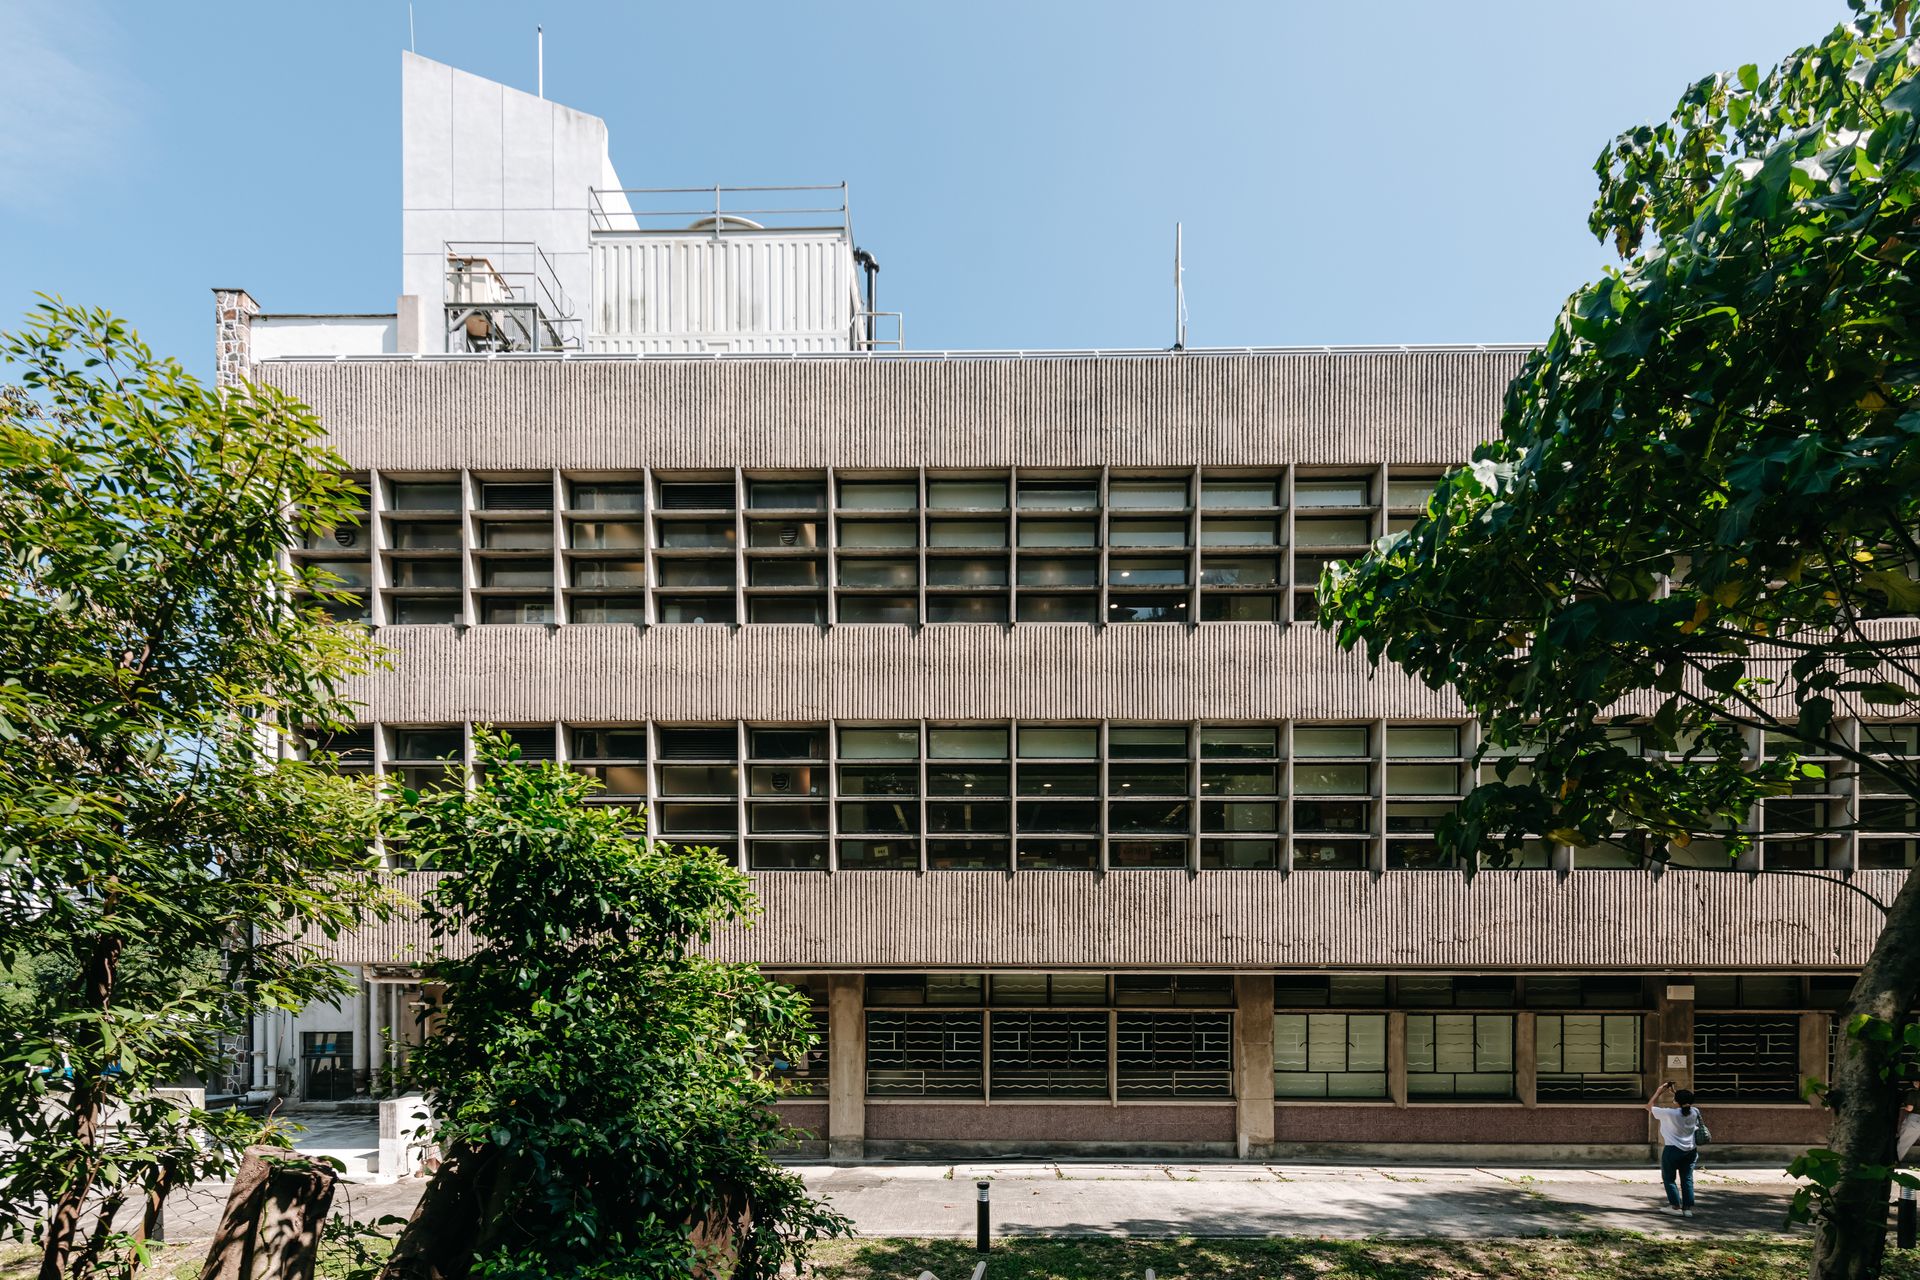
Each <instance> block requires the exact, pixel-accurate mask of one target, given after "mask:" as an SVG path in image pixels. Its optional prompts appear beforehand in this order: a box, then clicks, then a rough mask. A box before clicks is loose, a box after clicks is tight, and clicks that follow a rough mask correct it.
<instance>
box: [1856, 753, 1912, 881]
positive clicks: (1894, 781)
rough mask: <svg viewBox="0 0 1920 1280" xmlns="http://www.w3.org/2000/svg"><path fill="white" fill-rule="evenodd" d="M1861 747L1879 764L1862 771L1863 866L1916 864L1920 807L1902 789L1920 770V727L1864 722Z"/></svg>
mask: <svg viewBox="0 0 1920 1280" xmlns="http://www.w3.org/2000/svg"><path fill="white" fill-rule="evenodd" d="M1860 750H1861V751H1863V752H1865V753H1866V754H1867V755H1868V756H1869V757H1870V758H1871V759H1872V760H1873V761H1874V765H1873V766H1872V767H1867V768H1862V769H1861V770H1860V771H1859V773H1860V784H1859V785H1860V826H1861V831H1860V836H1859V841H1860V843H1859V855H1858V856H1859V865H1860V866H1861V867H1862V868H1863V869H1883V870H1901V869H1905V868H1907V867H1912V866H1914V865H1915V864H1916V862H1917V861H1920V857H1917V856H1916V855H1920V806H1916V805H1915V804H1914V803H1913V801H1912V799H1911V798H1910V797H1908V796H1905V795H1902V794H1901V793H1900V791H1899V788H1900V786H1901V785H1902V784H1903V783H1907V784H1910V783H1911V782H1912V781H1913V779H1914V777H1915V774H1916V771H1917V770H1920V725H1914V724H1885V723H1871V722H1863V723H1862V724H1861V725H1860Z"/></svg>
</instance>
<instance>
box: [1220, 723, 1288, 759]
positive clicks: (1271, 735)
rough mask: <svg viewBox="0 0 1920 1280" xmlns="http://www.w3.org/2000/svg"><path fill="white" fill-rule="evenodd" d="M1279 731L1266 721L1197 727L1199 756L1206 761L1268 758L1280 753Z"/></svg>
mask: <svg viewBox="0 0 1920 1280" xmlns="http://www.w3.org/2000/svg"><path fill="white" fill-rule="evenodd" d="M1279 740H1280V731H1279V730H1278V729H1275V728H1274V727H1273V726H1272V725H1269V724H1251V725H1230V724H1208V725H1202V726H1200V755H1201V756H1202V757H1203V758H1205V759H1209V760H1271V759H1273V758H1275V757H1276V756H1278V755H1279V754H1280V749H1279Z"/></svg>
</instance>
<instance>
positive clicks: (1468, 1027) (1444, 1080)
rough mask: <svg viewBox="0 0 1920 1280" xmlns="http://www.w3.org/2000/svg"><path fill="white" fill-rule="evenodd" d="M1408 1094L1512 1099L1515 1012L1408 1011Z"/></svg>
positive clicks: (1430, 1096)
mask: <svg viewBox="0 0 1920 1280" xmlns="http://www.w3.org/2000/svg"><path fill="white" fill-rule="evenodd" d="M1407 1096H1408V1097H1409V1098H1419V1099H1447V1098H1511V1097H1512V1096H1513V1015H1512V1014H1504V1013H1478V1014H1475V1013H1410V1014H1408V1015H1407Z"/></svg>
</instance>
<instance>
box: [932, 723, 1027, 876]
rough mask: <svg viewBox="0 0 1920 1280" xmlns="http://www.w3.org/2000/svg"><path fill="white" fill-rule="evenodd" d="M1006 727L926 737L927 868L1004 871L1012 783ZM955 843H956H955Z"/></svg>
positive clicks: (945, 731) (961, 729)
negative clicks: (1008, 762)
mask: <svg viewBox="0 0 1920 1280" xmlns="http://www.w3.org/2000/svg"><path fill="white" fill-rule="evenodd" d="M1007 757H1008V741H1007V729H1006V726H1005V725H996V726H987V727H978V728H975V727H953V728H938V727H936V728H932V729H929V730H928V731H927V834H928V836H929V840H928V842H927V865H928V866H929V867H930V868H934V869H936V870H949V871H1006V870H1008V869H1009V868H1010V866H1011V863H1010V861H1009V857H1008V845H1009V842H1008V840H1007V836H1008V834H1009V825H1008V824H1009V822H1010V819H1011V816H1012V815H1011V801H1010V800H1009V795H1010V793H1011V791H1012V781H1011V777H1010V774H1009V771H1008V768H1007ZM955 837H959V838H955Z"/></svg>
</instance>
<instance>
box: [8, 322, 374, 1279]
mask: <svg viewBox="0 0 1920 1280" xmlns="http://www.w3.org/2000/svg"><path fill="white" fill-rule="evenodd" d="M0 355H4V357H5V359H6V361H7V362H8V363H10V364H11V365H12V366H13V367H14V368H15V369H16V370H17V372H18V375H19V380H18V381H17V382H15V383H12V384H10V385H7V386H5V387H4V388H0V973H4V974H7V975H10V985H11V986H12V987H13V990H12V991H11V992H10V993H9V999H8V1001H7V1004H8V1006H9V1007H8V1015H7V1021H6V1027H5V1030H4V1032H0V1133H6V1134H9V1135H11V1136H12V1137H13V1139H14V1141H13V1142H12V1143H10V1144H8V1145H7V1146H6V1147H5V1148H4V1149H0V1232H4V1233H5V1234H7V1235H11V1236H12V1237H14V1238H16V1239H24V1238H27V1237H29V1236H31V1237H33V1238H35V1239H37V1240H38V1241H39V1242H40V1243H41V1244H42V1246H43V1251H44V1262H43V1267H42V1270H41V1273H40V1274H41V1275H42V1277H43V1278H44V1280H55V1278H56V1277H59V1276H62V1275H69V1274H74V1275H77V1274H82V1273H87V1274H91V1273H93V1272H95V1271H97V1270H99V1269H102V1268H104V1267H106V1266H107V1265H108V1264H109V1262H111V1261H113V1260H114V1259H119V1260H120V1261H121V1262H122V1263H125V1261H126V1259H127V1257H128V1249H129V1248H130V1247H131V1246H133V1245H134V1244H135V1243H136V1240H135V1239H134V1238H133V1237H130V1236H129V1235H127V1234H125V1233H122V1232H119V1231H117V1230H116V1229H115V1225H114V1223H113V1221H112V1214H113V1211H114V1210H115V1209H117V1208H119V1207H120V1206H122V1205H123V1204H126V1203H128V1202H129V1201H130V1202H131V1203H133V1204H143V1203H144V1204H146V1205H147V1206H148V1207H149V1209H151V1208H153V1207H154V1206H156V1205H157V1204H158V1202H159V1199H160V1197H162V1196H164V1194H165V1191H166V1189H168V1188H169V1187H172V1186H177V1185H179V1184H181V1183H183V1182H186V1181H190V1180H192V1179H194V1178H198V1177H202V1176H208V1175H212V1174H216V1173H219V1172H222V1171H224V1170H226V1169H229V1168H231V1166H232V1164H233V1161H234V1160H235V1159H236V1158H237V1155H238V1153H239V1151H240V1149H241V1148H242V1147H243V1146H244V1145H245V1144H246V1142H247V1141H248V1140H249V1138H250V1137H251V1136H252V1135H253V1133H254V1132H255V1130H256V1126H255V1125H254V1124H253V1123H252V1122H250V1121H248V1120H247V1118H246V1117H245V1116H243V1115H241V1114H239V1113H238V1112H236V1111H231V1110H228V1111H218V1112H209V1111H207V1110H204V1109H201V1108H196V1107H190V1106H187V1105H186V1104H185V1103H183V1102H178V1101H174V1100H170V1099H169V1098H168V1097H167V1096H164V1095H162V1094H161V1093H159V1092H157V1090H159V1089H160V1088H162V1087H163V1086H168V1085H173V1084H176V1083H179V1082H181V1081H182V1080H190V1079H192V1078H194V1077H196V1076H199V1075H203V1074H207V1073H210V1072H213V1071H217V1070H219V1069H220V1067H219V1064H218V1063H215V1062H214V1061H213V1059H214V1057H215V1053H216V1050H217V1049H218V1047H219V1046H220V1045H221V1043H222V1042H223V1040H224V1039H226V1038H228V1037H232V1036H234V1035H236V1034H238V1033H239V1032H241V1031H242V1030H244V1028H245V1027H246V1025H247V1020H248V1018H249V1016H250V1015H251V1014H252V1013H254V1012H255V1011H258V1010H262V1009H269V1008H280V1009H298V1008H301V1007H303V1006H305V1005H307V1004H309V1003H311V1002H313V1001H316V1000H322V1001H324V1000H328V999H332V998H336V997H337V996H339V995H340V994H342V993H343V992H344V991H346V990H347V987H346V985H345V980H344V975H343V974H342V973H341V972H340V971H339V970H338V969H337V968H335V967H334V966H332V965H331V964H329V963H327V962H325V961H324V960H322V959H321V958H320V957H319V956H318V955H317V954H316V953H315V952H314V951H313V950H312V949H311V948H309V947H307V946H305V945H302V944H301V943H299V942H297V941H295V939H297V938H298V937H299V936H300V935H301V934H302V933H303V932H304V931H305V930H308V929H315V930H319V931H322V932H327V933H337V932H339V931H341V930H344V929H346V928H349V927H351V926H352V925H353V924H354V923H356V921H357V920H358V919H359V917H360V915H361V913H362V912H363V911H364V910H366V909H369V908H377V906H378V903H379V896H380V891H379V889H378V887H377V885H376V884H375V883H374V882H373V880H372V879H371V877H370V876H369V874H368V873H369V872H370V871H371V869H372V866H373V863H372V860H371V855H370V852H369V848H370V836H371V834H372V831H373V827H372V804H371V797H370V795H369V794H368V793H367V791H366V790H365V788H363V787H359V786H356V785H355V784H353V783H351V782H349V781H347V780H344V779H340V778H336V777H333V776H330V775H329V774H327V773H326V772H324V771H322V770H320V769H318V768H315V767H313V766H312V765H310V764H307V763H304V762H300V761H294V760H286V759H282V758H280V755H279V752H278V751H277V749H276V746H275V742H276V734H275V733H274V732H273V731H274V730H278V729H291V728H295V727H298V726H302V725H309V724H326V723H329V722H331V721H333V720H335V719H336V718H337V717H338V714H339V711H340V707H339V703H338V700H337V696H336V692H335V688H336V684H337V682H338V681H339V679H340V678H341V677H342V676H343V675H345V674H347V673H350V672H352V671H355V670H358V669H361V668H362V667H363V666H364V665H365V663H366V660H367V651H366V648H365V642H364V639H363V638H357V637H356V636H355V635H354V634H353V633H351V632H349V631H347V630H345V629H342V628H339V627H336V626H333V625H331V624H329V623H328V622H327V621H326V620H325V618H324V617H323V616H322V614H321V613H320V611H319V609H318V608H317V607H311V606H310V607H307V608H294V607H292V606H291V605H290V603H289V601H290V599H291V598H292V595H293V593H294V592H295V591H297V590H300V589H302V588H313V589H318V590H320V591H321V592H322V594H323V595H324V593H325V589H326V585H327V584H326V583H325V582H322V581H319V580H317V579H315V577H314V576H313V575H311V574H309V573H306V572H303V571H299V570H296V569H294V568H292V567H289V563H288V561H287V558H286V555H285V553H286V552H287V551H288V550H289V549H290V548H292V547H294V546H297V545H299V544H300V541H301V539H303V538H304V537H306V536H308V535H311V534H313V533H315V532H317V531H319V530H321V529H323V528H325V527H327V526H329V525H331V524H333V523H334V522H336V521H338V520H341V519H346V518H348V513H349V512H350V511H351V510H352V507H353V505H354V504H353V503H352V501H351V492H350V487H349V486H348V485H347V483H346V482H345V481H343V480H342V479H341V478H340V471H341V467H340V463H339V460H338V459H337V458H335V457H334V456H333V455H332V454H330V453H328V452H327V451H325V450H324V449H321V448H319V447H317V446H316V445H315V444H314V439H315V437H316V436H317V435H318V434H319V427H318V424H317V423H316V422H315V420H314V419H313V417H312V415H311V414H310V413H308V412H307V411H306V410H305V409H304V408H303V407H301V406H300V405H298V404H297V403H295V402H293V401H292V400H290V399H288V398H286V397H284V396H282V395H280V394H278V393H276V392H273V391H271V390H267V389H263V388H241V389H239V390H236V391H234V392H232V393H230V394H227V395H224V396H223V395H220V394H217V393H215V392H213V391H210V390H208V389H207V388H205V387H203V386H201V385H200V384H199V383H198V382H196V381H195V380H194V379H193V378H191V377H189V376H187V375H186V374H184V373H183V372H182V371H181V370H180V368H179V366H178V365H176V364H174V363H173V362H172V361H170V360H162V359H156V358H155V357H154V356H153V355H152V353H151V352H150V351H148V349H147V348H146V347H144V346H142V345H141V344H140V342H139V341H138V339H137V338H136V337H135V336H134V335H133V333H132V332H131V331H130V330H128V329H127V328H126V326H125V325H124V324H123V323H122V322H121V321H119V320H116V319H114V318H113V317H111V316H109V315H107V314H106V313H104V312H100V311H92V310H83V309H79V308H74V307H69V306H66V305H63V304H60V303H58V302H53V301H49V302H46V303H44V304H43V305H41V306H40V307H38V308H37V309H36V311H35V312H34V313H33V314H32V316H31V317H30V321H29V323H28V324H27V325H26V326H25V327H24V328H23V329H22V330H21V331H19V332H18V333H15V334H13V335H10V336H6V337H4V338H0ZM216 1087H217V1086H216ZM243 1087H244V1086H243ZM49 1210H51V1212H50V1213H49ZM89 1224H91V1225H89ZM150 1224H151V1214H150V1213H149V1215H148V1217H147V1225H150ZM144 1230H145V1227H144V1226H140V1227H136V1230H135V1232H134V1233H133V1235H134V1237H137V1235H138V1234H140V1232H142V1231H144ZM83 1233H84V1238H83Z"/></svg>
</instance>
